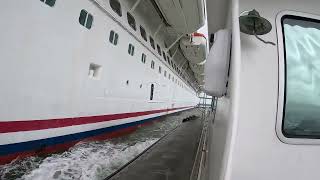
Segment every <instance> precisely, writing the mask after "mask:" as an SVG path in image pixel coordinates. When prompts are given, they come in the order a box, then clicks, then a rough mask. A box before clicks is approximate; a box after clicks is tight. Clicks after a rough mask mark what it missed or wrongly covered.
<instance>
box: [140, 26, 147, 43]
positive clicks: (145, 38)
mask: <svg viewBox="0 0 320 180" xmlns="http://www.w3.org/2000/svg"><path fill="white" fill-rule="evenodd" d="M140 34H141V37H142V38H143V39H144V40H145V41H148V39H147V33H146V30H144V28H143V27H142V26H140Z"/></svg>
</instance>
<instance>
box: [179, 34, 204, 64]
mask: <svg viewBox="0 0 320 180" xmlns="http://www.w3.org/2000/svg"><path fill="white" fill-rule="evenodd" d="M180 48H181V50H182V52H183V54H184V56H185V57H186V58H187V59H188V60H189V61H190V62H191V63H193V64H201V63H204V61H205V59H206V57H207V54H208V49H207V39H206V37H205V36H204V35H203V34H201V33H193V34H192V35H191V37H190V36H186V37H183V38H181V40H180Z"/></svg>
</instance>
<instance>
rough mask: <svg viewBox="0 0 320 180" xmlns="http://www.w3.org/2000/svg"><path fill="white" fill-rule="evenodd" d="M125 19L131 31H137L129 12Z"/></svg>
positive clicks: (134, 21)
mask: <svg viewBox="0 0 320 180" xmlns="http://www.w3.org/2000/svg"><path fill="white" fill-rule="evenodd" d="M127 19H128V24H129V25H130V26H131V27H132V29H134V30H137V28H136V20H135V19H134V17H133V16H132V15H131V14H130V13H129V12H128V13H127Z"/></svg>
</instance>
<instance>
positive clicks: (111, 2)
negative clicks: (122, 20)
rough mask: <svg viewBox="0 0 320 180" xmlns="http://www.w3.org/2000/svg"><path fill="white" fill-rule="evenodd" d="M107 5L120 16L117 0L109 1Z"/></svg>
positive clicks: (119, 6)
mask: <svg viewBox="0 0 320 180" xmlns="http://www.w3.org/2000/svg"><path fill="white" fill-rule="evenodd" d="M109 3H110V7H111V8H112V10H113V11H114V12H116V13H117V14H118V15H119V16H122V13H121V5H120V2H119V1H118V0H110V1H109Z"/></svg>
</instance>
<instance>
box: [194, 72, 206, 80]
mask: <svg viewBox="0 0 320 180" xmlns="http://www.w3.org/2000/svg"><path fill="white" fill-rule="evenodd" d="M194 77H195V78H196V79H197V80H199V81H204V75H199V74H194Z"/></svg>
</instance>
